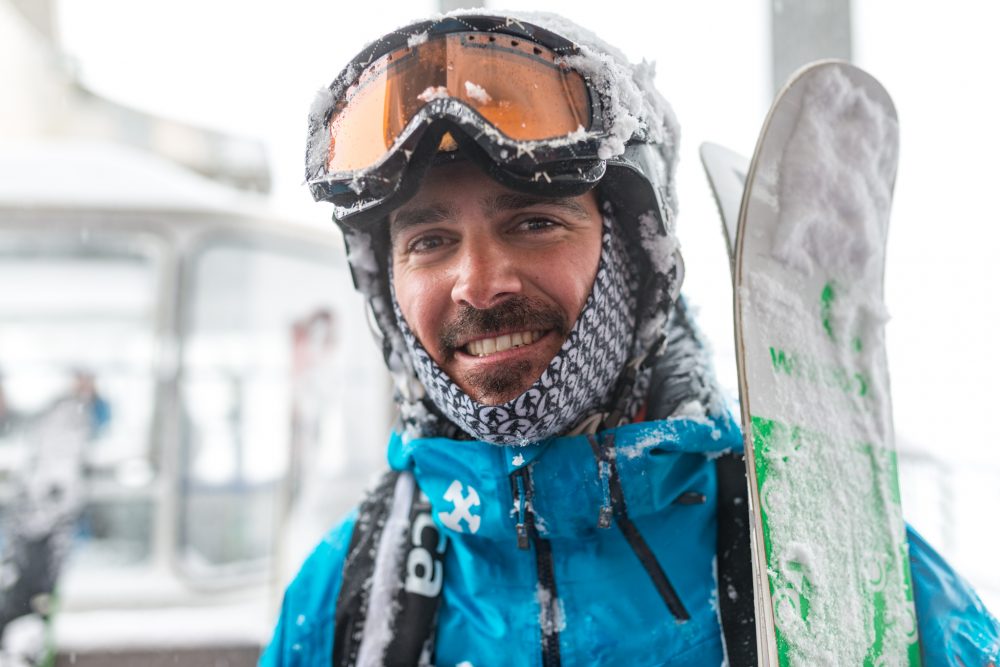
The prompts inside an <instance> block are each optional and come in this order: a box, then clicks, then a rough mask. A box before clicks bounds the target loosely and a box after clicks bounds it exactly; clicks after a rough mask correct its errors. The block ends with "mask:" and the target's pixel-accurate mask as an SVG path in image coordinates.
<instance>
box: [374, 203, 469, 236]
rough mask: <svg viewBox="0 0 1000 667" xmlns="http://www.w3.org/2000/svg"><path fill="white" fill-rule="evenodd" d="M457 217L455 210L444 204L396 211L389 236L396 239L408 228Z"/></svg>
mask: <svg viewBox="0 0 1000 667" xmlns="http://www.w3.org/2000/svg"><path fill="white" fill-rule="evenodd" d="M456 215H457V212H456V211H455V209H453V208H452V207H450V206H445V205H444V204H431V205H430V206H418V207H416V208H400V209H396V211H395V214H394V215H393V216H392V221H391V222H390V223H389V236H390V238H394V237H395V236H396V235H397V234H399V233H400V232H401V231H403V230H404V229H407V228H408V227H413V226H416V225H428V224H432V223H435V222H444V221H446V220H451V219H453V218H455V216H456Z"/></svg>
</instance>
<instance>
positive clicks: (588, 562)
mask: <svg viewBox="0 0 1000 667" xmlns="http://www.w3.org/2000/svg"><path fill="white" fill-rule="evenodd" d="M607 434H611V435H613V436H614V448H615V454H616V456H615V460H616V465H617V471H618V476H619V479H620V485H621V486H620V488H621V489H622V490H623V491H624V495H625V498H626V501H627V505H628V514H629V517H630V518H631V521H632V522H633V523H634V525H635V527H636V528H637V529H638V531H639V533H640V534H641V535H642V536H643V538H644V540H645V542H646V543H647V544H648V546H649V548H650V549H651V550H652V552H653V553H654V554H655V557H656V559H657V560H658V561H659V563H660V564H661V566H662V569H663V572H664V573H665V574H666V576H667V577H668V578H669V580H670V582H671V584H672V586H673V589H674V590H675V592H676V596H677V598H679V602H680V604H681V605H683V608H684V609H685V610H686V612H687V614H688V615H689V616H690V618H689V619H688V620H686V621H684V622H678V620H677V618H676V614H675V613H673V612H672V611H671V609H670V608H669V607H668V605H667V604H666V603H665V600H664V597H663V596H662V595H661V593H659V592H658V591H657V589H656V587H655V586H654V585H653V584H652V583H651V578H650V575H649V574H648V573H647V571H646V570H645V569H644V568H643V567H642V566H641V565H640V562H639V560H638V558H637V553H636V551H635V550H634V549H633V548H632V547H631V546H630V544H629V543H628V542H627V541H626V539H625V538H624V537H623V534H622V531H620V530H617V529H610V530H609V529H607V528H601V527H599V526H598V523H599V516H600V514H601V511H602V508H603V507H606V506H607V503H608V498H607V494H608V491H607V484H606V483H605V480H604V479H602V471H601V468H600V466H598V465H595V459H594V454H593V452H592V449H591V442H590V441H589V440H588V438H587V436H566V437H558V438H553V439H551V440H548V441H544V442H542V443H540V444H537V445H532V446H527V447H519V448H512V447H498V446H496V445H491V444H486V443H481V442H470V441H452V440H447V439H443V438H432V439H415V440H412V441H409V442H404V441H403V440H402V439H401V438H400V437H399V436H396V435H394V436H393V437H392V439H391V441H390V445H389V463H390V466H391V467H392V468H394V469H396V470H401V471H411V472H412V474H413V475H414V477H415V480H416V482H417V484H418V485H419V487H420V488H421V489H422V490H423V492H424V493H425V494H426V495H427V497H428V498H429V500H430V503H431V506H432V512H431V513H432V516H433V517H435V519H434V520H435V523H436V524H437V525H438V527H439V529H440V530H441V531H442V534H443V535H446V536H447V541H448V546H447V550H446V551H445V556H444V586H443V595H442V599H441V605H440V608H439V612H438V618H437V625H436V642H435V660H434V664H436V665H439V666H444V665H447V666H448V667H451V666H453V665H454V666H461V667H468V666H470V665H471V666H474V667H488V666H491V665H541V664H542V662H543V658H542V652H543V648H544V646H545V641H546V639H548V640H549V641H552V638H553V636H555V637H556V639H557V643H558V652H559V658H560V662H561V664H563V665H598V664H620V665H630V666H639V665H664V664H670V665H676V666H683V665H692V666H694V665H697V666H699V667H700V666H704V665H720V664H723V662H724V649H723V640H722V636H721V626H720V620H719V612H718V590H717V589H718V586H717V584H716V574H715V566H714V559H715V558H716V529H715V526H716V506H715V505H716V481H717V480H716V468H715V466H714V465H713V459H714V458H715V457H717V456H719V454H720V453H721V452H723V451H726V450H740V449H742V436H741V434H740V431H739V428H738V426H737V425H736V423H735V422H734V421H733V420H732V419H731V418H729V417H724V418H720V419H718V420H716V421H710V420H705V419H685V418H671V419H666V420H663V421H654V422H645V423H635V424H629V425H625V426H621V427H618V428H616V429H612V430H611V431H609V432H605V433H604V434H603V435H607ZM527 466H530V470H531V480H532V485H533V494H532V495H531V497H530V498H529V500H530V503H531V508H530V509H531V511H532V512H533V513H534V515H535V516H536V517H537V519H536V522H537V528H538V531H539V533H541V534H543V535H544V536H545V537H546V538H547V540H548V541H549V543H550V544H551V565H552V572H553V575H554V581H555V583H554V590H556V591H557V595H558V601H557V604H556V605H555V606H553V605H551V604H550V603H551V600H546V599H544V598H545V596H546V595H548V594H549V593H548V592H547V589H545V588H543V587H542V586H540V584H539V574H538V572H539V569H538V568H537V567H536V561H535V556H534V555H533V554H532V552H531V550H525V549H523V548H519V545H518V540H517V534H516V533H517V531H516V525H517V523H518V521H519V517H521V516H523V513H524V511H525V508H524V507H523V503H524V502H525V496H524V495H523V494H517V493H516V492H515V491H513V490H512V488H511V483H510V479H511V475H512V473H514V472H515V471H516V470H518V469H521V468H525V467H527ZM449 489H450V490H449ZM446 498H448V499H449V500H446ZM442 517H443V518H444V520H442ZM355 520H356V514H352V515H351V516H349V517H348V518H347V519H346V520H345V521H343V522H342V523H341V524H340V525H339V526H337V527H336V528H334V529H333V530H332V531H331V532H330V533H329V534H328V535H327V536H326V538H325V539H324V540H323V541H322V543H320V545H319V546H318V547H317V548H316V550H315V551H314V552H313V553H312V555H311V556H310V557H309V558H308V559H307V560H306V562H305V564H304V565H303V566H302V568H301V571H300V572H299V574H298V576H297V577H296V578H295V580H294V581H293V582H292V583H291V585H290V586H289V587H288V589H287V592H286V593H285V598H284V603H283V606H282V609H281V614H280V618H279V621H278V625H277V629H276V631H275V634H274V638H273V639H272V641H271V644H270V645H269V646H268V647H267V649H266V651H265V652H264V654H263V655H262V657H261V660H260V665H262V666H264V667H277V666H282V667H291V666H299V665H302V666H318V665H329V664H330V661H331V655H332V653H333V637H334V610H335V606H336V603H337V597H338V593H339V591H340V588H341V572H342V567H343V563H344V558H345V554H346V553H347V551H348V545H349V542H350V539H351V534H352V531H353V529H354V524H355ZM909 545H910V560H911V565H912V573H913V582H914V594H915V600H916V606H917V615H918V626H919V632H920V636H921V644H922V647H923V655H924V664H925V665H930V666H932V667H933V666H937V665H963V666H966V667H973V666H985V665H988V664H990V663H991V661H992V662H994V663H997V664H1000V660H998V655H1000V625H998V624H997V622H996V620H995V619H994V618H993V617H992V616H990V614H989V613H988V612H987V610H986V609H985V608H984V607H983V605H982V603H981V602H980V600H979V598H978V597H977V596H976V594H975V593H974V592H973V591H972V590H971V589H970V587H969V586H968V585H967V584H966V583H965V582H964V581H963V580H962V579H961V578H960V577H959V576H958V575H956V574H955V572H953V571H952V570H951V569H950V568H949V567H948V565H947V564H946V563H945V562H944V561H943V560H942V559H941V558H940V557H939V556H938V555H937V554H936V553H935V552H934V551H933V550H932V549H931V548H930V547H928V546H927V544H926V543H925V542H924V541H923V540H922V539H921V538H920V537H919V536H918V535H917V534H916V533H913V532H912V531H911V532H910V533H909Z"/></svg>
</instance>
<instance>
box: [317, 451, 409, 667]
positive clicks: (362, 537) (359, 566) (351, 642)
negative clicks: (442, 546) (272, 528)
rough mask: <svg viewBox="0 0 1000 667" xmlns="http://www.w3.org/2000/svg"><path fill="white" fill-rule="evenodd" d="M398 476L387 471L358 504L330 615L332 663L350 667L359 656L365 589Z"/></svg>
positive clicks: (364, 611)
mask: <svg viewBox="0 0 1000 667" xmlns="http://www.w3.org/2000/svg"><path fill="white" fill-rule="evenodd" d="M398 477H399V473H398V472H396V471H394V470H390V471H389V472H387V473H386V474H385V475H383V477H382V479H381V480H379V483H378V486H376V487H375V489H374V490H373V491H372V492H371V493H370V494H368V496H366V497H365V499H364V500H363V501H362V502H361V505H360V506H359V507H358V519H357V521H356V522H355V524H354V532H353V533H351V544H350V546H349V547H348V549H347V557H346V558H345V559H344V567H343V570H342V571H341V578H340V594H339V595H338V596H337V607H336V610H335V612H334V616H333V619H334V629H333V661H332V664H333V667H350V666H351V665H354V663H355V662H356V661H357V659H358V650H360V648H361V638H362V634H363V631H364V627H365V618H366V617H367V615H368V593H369V592H370V591H371V577H372V573H373V572H374V571H375V556H376V552H377V551H378V544H379V539H380V538H381V537H382V529H383V528H384V527H385V521H386V518H387V517H388V516H389V508H390V507H391V506H392V497H393V491H394V490H395V488H396V480H397V478H398Z"/></svg>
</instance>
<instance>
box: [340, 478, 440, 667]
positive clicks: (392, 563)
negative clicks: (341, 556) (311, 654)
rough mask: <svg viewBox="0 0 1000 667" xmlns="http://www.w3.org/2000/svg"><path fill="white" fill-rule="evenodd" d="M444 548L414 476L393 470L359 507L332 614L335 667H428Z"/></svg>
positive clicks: (437, 605) (425, 499) (426, 502)
mask: <svg viewBox="0 0 1000 667" xmlns="http://www.w3.org/2000/svg"><path fill="white" fill-rule="evenodd" d="M445 546H446V542H445V539H444V537H443V536H442V535H441V534H440V531H438V529H437V527H436V526H435V525H434V522H433V520H432V519H431V515H430V503H429V502H428V500H427V497H426V496H425V495H424V494H423V493H422V492H421V491H420V489H419V488H418V487H417V485H416V483H415V482H414V479H413V475H412V474H410V473H409V472H397V471H389V472H387V473H386V474H385V475H384V476H383V477H382V479H381V480H380V482H379V484H378V486H377V487H376V488H375V490H374V491H372V493H370V494H369V495H368V496H367V497H366V498H365V499H364V501H363V502H362V503H361V506H360V507H359V508H358V519H357V521H356V523H355V525H354V532H353V533H352V534H351V542H350V546H349V548H348V554H347V557H346V558H345V560H344V566H343V570H342V572H341V582H342V583H341V587H340V594H339V596H338V597H337V606H336V609H335V612H334V636H333V655H332V661H331V664H332V665H333V667H353V666H354V665H358V664H362V665H367V664H379V665H418V664H429V663H430V660H431V657H432V655H433V643H434V634H435V621H436V619H437V610H438V607H439V606H440V602H441V589H442V584H443V581H444V572H443V569H444V550H445ZM369 611H372V612H373V613H371V614H369Z"/></svg>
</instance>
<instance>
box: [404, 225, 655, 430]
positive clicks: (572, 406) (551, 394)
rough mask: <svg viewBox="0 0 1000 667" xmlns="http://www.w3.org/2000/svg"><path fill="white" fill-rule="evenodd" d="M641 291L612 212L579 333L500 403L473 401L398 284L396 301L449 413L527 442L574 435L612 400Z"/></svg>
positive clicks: (419, 365)
mask: <svg viewBox="0 0 1000 667" xmlns="http://www.w3.org/2000/svg"><path fill="white" fill-rule="evenodd" d="M390 283H391V278H390ZM637 290H638V281H637V277H636V276H635V275H634V270H633V269H632V262H630V261H629V255H628V252H627V250H626V248H625V244H624V242H623V241H622V238H621V234H620V233H619V232H618V230H617V225H615V224H613V223H612V221H611V219H610V218H608V217H605V218H604V230H603V234H602V240H601V259H600V263H599V264H598V267H597V275H596V277H595V278H594V286H593V288H592V289H591V293H590V296H589V297H588V298H587V301H586V303H585V304H584V307H583V310H582V311H581V312H580V316H579V318H577V321H576V324H575V325H574V326H573V329H572V331H570V334H569V336H568V337H567V338H566V341H565V342H564V343H563V346H562V348H561V349H560V350H559V352H558V353H557V354H556V356H555V357H553V359H552V361H551V362H550V363H549V366H548V368H547V369H546V370H545V371H544V372H543V373H542V376H541V377H540V378H538V380H537V381H536V382H535V383H534V384H533V385H532V386H531V387H530V388H529V389H528V390H527V391H525V392H524V393H523V394H521V395H520V396H518V397H517V398H515V399H514V400H512V401H510V402H508V403H505V404H503V405H496V406H492V405H483V404H481V403H478V402H477V401H475V400H473V399H472V398H471V397H470V396H469V395H468V394H466V393H465V392H464V391H462V390H461V389H460V388H459V387H458V385H456V384H455V383H454V382H453V381H452V379H451V378H450V377H448V375H447V374H446V373H445V372H444V371H443V370H442V369H441V367H440V366H438V365H437V363H435V362H434V360H433V359H431V357H430V355H429V354H428V353H427V350H426V349H424V346H423V345H421V343H420V341H418V340H417V339H416V336H414V334H413V332H412V331H411V330H410V327H409V326H408V325H407V323H406V320H405V319H404V318H403V314H402V312H401V310H400V308H399V304H398V303H397V302H396V294H395V290H393V291H392V307H393V310H394V312H395V314H396V323H397V324H398V326H399V329H400V331H401V332H402V334H403V338H404V340H405V344H406V349H407V351H408V352H409V355H410V358H411V359H412V360H413V367H414V370H415V372H416V375H417V377H418V378H419V380H420V382H421V383H422V384H423V386H424V387H425V388H426V391H427V396H428V397H429V398H430V400H431V401H433V403H434V405H435V406H437V408H438V409H439V410H440V411H441V412H442V413H443V414H444V416H445V417H446V418H447V419H448V420H450V421H451V422H452V423H454V424H455V425H457V426H458V427H459V428H461V429H462V430H463V431H465V432H466V433H467V434H469V435H470V436H472V437H473V438H476V439H480V440H485V441H486V442H490V443H493V444H496V445H525V444H528V443H532V442H537V441H539V440H543V439H545V438H548V437H551V436H554V435H560V434H563V433H566V432H567V431H568V430H569V429H570V427H572V426H574V425H575V424H577V423H578V422H580V421H581V420H582V419H583V418H585V417H587V416H589V415H590V414H591V413H593V412H594V411H596V410H598V409H600V408H602V407H607V406H608V404H609V402H610V401H611V399H612V398H613V397H612V393H613V392H614V390H615V386H616V384H617V383H616V380H618V378H619V376H620V375H621V373H622V371H623V369H624V368H625V366H626V362H627V361H628V359H629V354H630V352H631V350H632V346H633V340H634V338H635V330H636V293H637ZM640 384H645V383H640ZM629 389H632V388H629Z"/></svg>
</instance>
